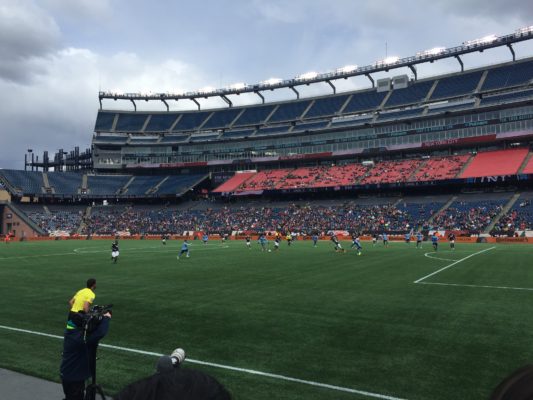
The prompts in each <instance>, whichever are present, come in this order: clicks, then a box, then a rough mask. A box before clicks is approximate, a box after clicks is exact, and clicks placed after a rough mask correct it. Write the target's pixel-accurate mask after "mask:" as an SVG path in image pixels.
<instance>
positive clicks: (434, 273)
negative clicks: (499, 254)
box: [413, 246, 496, 283]
mask: <svg viewBox="0 0 533 400" xmlns="http://www.w3.org/2000/svg"><path fill="white" fill-rule="evenodd" d="M495 248H496V246H492V247H489V248H488V249H484V250H481V251H478V252H476V253H473V254H470V255H469V256H466V257H463V258H461V259H460V260H457V261H455V262H453V263H451V264H449V265H446V266H445V267H443V268H441V269H439V270H437V271H435V272H432V273H431V274H428V275H426V276H423V277H422V278H420V279H417V280H416V281H414V282H413V283H420V282H422V281H423V280H425V279H427V278H429V277H430V276H433V275H436V274H438V273H439V272H442V271H444V270H446V269H448V268H451V267H453V266H454V265H457V264H459V263H460V262H463V261H465V260H468V259H469V258H471V257H474V256H477V255H478V254H482V253H485V252H486V251H489V250H492V249H495Z"/></svg>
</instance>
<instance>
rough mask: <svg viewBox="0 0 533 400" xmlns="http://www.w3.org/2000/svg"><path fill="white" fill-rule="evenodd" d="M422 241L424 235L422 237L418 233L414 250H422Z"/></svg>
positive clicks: (420, 233)
mask: <svg viewBox="0 0 533 400" xmlns="http://www.w3.org/2000/svg"><path fill="white" fill-rule="evenodd" d="M422 240H424V235H422V232H418V233H417V234H416V248H417V249H421V248H422Z"/></svg>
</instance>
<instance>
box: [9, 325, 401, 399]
mask: <svg viewBox="0 0 533 400" xmlns="http://www.w3.org/2000/svg"><path fill="white" fill-rule="evenodd" d="M0 329H5V330H8V331H13V332H21V333H28V334H31V335H38V336H44V337H49V338H53V339H61V340H62V339H63V336H59V335H51V334H48V333H43V332H36V331H30V330H27V329H20V328H14V327H11V326H5V325H0ZM100 346H101V347H104V348H108V349H113V350H120V351H126V352H129V353H136V354H142V355H149V356H155V357H161V356H163V354H160V353H155V352H151V351H145V350H138V349H130V348H128V347H121V346H113V345H110V344H104V343H101V344H100ZM185 361H187V362H190V363H191V364H198V365H205V366H209V367H215V368H222V369H227V370H231V371H237V372H244V373H246V374H251V375H259V376H265V377H267V378H273V379H280V380H284V381H289V382H296V383H302V384H304V385H310V386H316V387H320V388H325V389H331V390H336V391H340V392H346V393H353V394H360V395H362V396H366V397H372V398H375V399H383V400H405V399H401V398H399V397H393V396H387V395H383V394H379V393H372V392H367V391H364V390H357V389H351V388H347V387H342V386H335V385H329V384H327V383H320V382H314V381H307V380H304V379H298V378H292V377H290V376H285V375H278V374H271V373H269V372H261V371H256V370H253V369H246V368H238V367H232V366H230V365H223V364H217V363H211V362H207V361H200V360H194V359H190V358H187V359H186V360H185Z"/></svg>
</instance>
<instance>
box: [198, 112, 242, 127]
mask: <svg viewBox="0 0 533 400" xmlns="http://www.w3.org/2000/svg"><path fill="white" fill-rule="evenodd" d="M241 111H242V109H235V108H230V109H229V110H222V111H215V113H214V114H213V115H212V116H211V118H209V120H208V121H207V122H206V123H205V124H204V126H202V129H222V128H227V127H229V125H230V124H231V123H232V122H233V120H234V119H235V118H237V115H239V113H240V112H241Z"/></svg>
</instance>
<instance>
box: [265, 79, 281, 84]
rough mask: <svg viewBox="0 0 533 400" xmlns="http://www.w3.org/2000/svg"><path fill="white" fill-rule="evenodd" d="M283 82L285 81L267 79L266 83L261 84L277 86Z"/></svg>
mask: <svg viewBox="0 0 533 400" xmlns="http://www.w3.org/2000/svg"><path fill="white" fill-rule="evenodd" d="M281 82H283V79H279V78H270V79H267V80H266V81H263V82H261V83H262V84H263V85H277V84H278V83H281Z"/></svg>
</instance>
